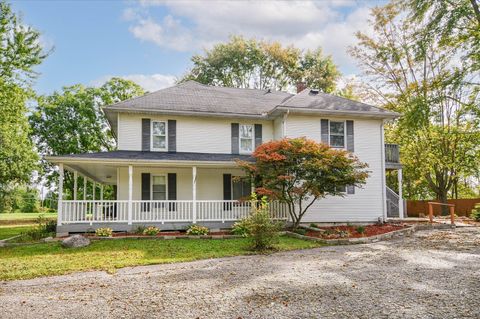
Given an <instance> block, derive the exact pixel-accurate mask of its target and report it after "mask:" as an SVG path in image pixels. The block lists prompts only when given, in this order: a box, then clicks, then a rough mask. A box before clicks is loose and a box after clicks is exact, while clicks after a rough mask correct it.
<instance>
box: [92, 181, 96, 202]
mask: <svg viewBox="0 0 480 319" xmlns="http://www.w3.org/2000/svg"><path fill="white" fill-rule="evenodd" d="M92 188H93V190H92V200H95V191H96V190H97V183H96V182H93V187H92Z"/></svg>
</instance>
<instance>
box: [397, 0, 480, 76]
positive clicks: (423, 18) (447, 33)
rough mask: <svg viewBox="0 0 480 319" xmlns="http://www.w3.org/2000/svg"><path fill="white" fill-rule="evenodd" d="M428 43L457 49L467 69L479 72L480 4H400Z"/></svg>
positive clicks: (423, 0)
mask: <svg viewBox="0 0 480 319" xmlns="http://www.w3.org/2000/svg"><path fill="white" fill-rule="evenodd" d="M402 2H403V3H404V4H406V6H407V8H409V13H410V14H409V16H410V18H411V19H412V21H413V22H414V23H420V24H422V25H423V26H424V28H425V33H426V35H427V36H428V39H426V40H427V41H432V42H439V43H440V45H441V46H447V47H453V48H457V49H460V51H461V54H462V55H463V60H464V62H466V66H467V67H471V68H472V69H473V70H477V71H479V70H480V2H479V1H478V0H448V1H446V0H443V1H440V0H403V1H402Z"/></svg>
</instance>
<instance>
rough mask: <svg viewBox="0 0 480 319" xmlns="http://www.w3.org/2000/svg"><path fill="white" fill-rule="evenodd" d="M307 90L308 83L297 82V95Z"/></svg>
mask: <svg viewBox="0 0 480 319" xmlns="http://www.w3.org/2000/svg"><path fill="white" fill-rule="evenodd" d="M306 88H307V83H306V82H303V81H302V82H297V94H298V93H300V92H302V91H303V90H305V89H306Z"/></svg>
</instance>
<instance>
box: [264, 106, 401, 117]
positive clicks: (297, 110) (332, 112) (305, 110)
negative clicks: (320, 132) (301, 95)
mask: <svg viewBox="0 0 480 319" xmlns="http://www.w3.org/2000/svg"><path fill="white" fill-rule="evenodd" d="M286 112H289V113H297V114H305V115H328V116H340V117H345V116H354V117H362V118H375V119H396V118H399V117H400V116H401V114H399V113H396V112H390V111H388V112H382V113H380V112H378V113H377V112H365V111H342V110H325V109H311V108H299V107H290V106H280V105H279V106H276V107H275V108H274V109H273V110H272V111H270V112H269V113H268V115H269V116H270V117H277V116H278V115H281V114H284V113H286Z"/></svg>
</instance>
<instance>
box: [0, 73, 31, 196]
mask: <svg viewBox="0 0 480 319" xmlns="http://www.w3.org/2000/svg"><path fill="white" fill-rule="evenodd" d="M27 97H28V95H27V93H26V92H25V91H24V90H23V89H22V88H20V87H19V86H17V85H15V84H7V83H5V82H4V81H3V80H2V79H0V192H2V190H3V189H4V188H6V187H7V186H8V185H9V184H10V183H24V182H28V181H29V179H30V174H31V173H32V171H33V170H34V169H35V167H36V163H37V160H38V157H37V154H36V152H35V151H34V149H33V145H32V143H31V141H30V139H29V138H28V134H29V126H28V121H27V118H26V116H25V114H26V112H27V107H26V106H25V102H26V100H27Z"/></svg>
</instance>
